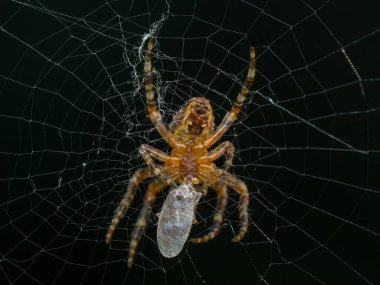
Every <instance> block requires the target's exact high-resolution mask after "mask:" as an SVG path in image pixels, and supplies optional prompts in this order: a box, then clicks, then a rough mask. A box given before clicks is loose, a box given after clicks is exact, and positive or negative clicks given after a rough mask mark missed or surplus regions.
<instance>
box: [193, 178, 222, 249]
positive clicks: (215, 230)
mask: <svg viewBox="0 0 380 285" xmlns="http://www.w3.org/2000/svg"><path fill="white" fill-rule="evenodd" d="M210 187H211V189H213V190H214V191H215V192H216V193H217V199H218V201H217V206H216V211H215V214H214V222H213V224H212V226H211V228H210V231H209V232H208V233H207V234H206V235H204V236H202V237H200V238H192V239H190V241H191V242H193V243H204V242H207V241H209V240H210V239H213V238H214V237H215V236H217V235H218V234H219V232H220V225H221V224H222V221H223V214H224V210H225V208H226V205H227V199H228V196H227V186H226V185H225V184H224V183H220V182H216V183H215V184H213V185H211V186H210Z"/></svg>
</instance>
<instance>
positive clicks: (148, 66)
mask: <svg viewBox="0 0 380 285" xmlns="http://www.w3.org/2000/svg"><path fill="white" fill-rule="evenodd" d="M152 48H153V38H150V39H149V41H148V46H147V51H146V58H145V65H144V87H145V92H146V104H147V111H148V114H149V117H150V120H151V122H152V124H153V125H154V126H155V128H156V129H157V131H158V132H159V134H160V135H161V137H162V138H163V139H164V140H165V141H166V142H167V143H168V144H169V146H170V147H171V148H172V151H171V153H170V155H167V154H166V153H164V152H162V151H160V150H158V149H156V148H153V147H151V146H149V145H145V144H143V145H141V146H140V149H139V153H140V155H141V157H142V158H143V159H144V161H145V163H146V164H147V167H145V168H140V169H137V170H136V172H135V173H134V174H133V176H132V178H131V180H130V181H129V184H128V187H127V192H126V193H125V195H124V197H123V198H122V200H121V202H120V203H119V205H118V207H117V208H116V210H115V214H114V217H113V219H112V222H111V225H110V226H109V229H108V232H107V235H106V239H105V241H106V243H109V242H110V241H111V238H112V235H113V232H114V230H115V228H116V226H117V225H118V223H119V221H120V219H121V218H122V217H123V216H124V215H125V213H126V211H127V210H128V208H129V206H130V204H131V203H132V201H133V199H134V196H135V194H136V191H137V189H138V186H139V184H140V182H141V181H143V180H145V179H147V178H150V177H154V178H156V179H155V180H154V181H153V182H151V183H150V184H149V185H148V188H147V191H146V193H145V196H144V202H143V207H142V209H141V210H140V213H139V216H138V219H137V223H136V225H135V228H134V230H133V232H132V235H131V242H130V247H129V257H128V266H129V267H131V266H132V264H133V259H134V256H135V251H136V247H137V245H138V242H139V240H140V239H141V236H142V235H143V233H144V230H145V227H146V226H147V223H148V219H149V217H150V215H151V211H152V206H153V203H154V200H155V197H156V195H157V193H159V192H160V191H162V190H163V189H164V188H166V187H168V186H170V185H176V186H177V185H180V186H181V185H190V186H192V188H191V189H194V190H195V191H198V192H202V193H203V195H205V194H206V192H207V189H208V188H211V189H212V190H213V191H215V192H216V194H217V205H216V211H215V214H214V218H213V224H212V226H211V228H210V230H209V232H208V233H207V234H205V235H204V236H202V237H198V238H192V239H190V241H191V242H193V243H204V242H207V241H209V240H211V239H213V238H214V237H215V236H216V235H218V234H219V232H220V227H221V223H222V220H223V214H224V210H225V207H226V204H227V198H228V197H227V186H228V187H230V188H232V189H234V190H235V191H236V192H237V193H239V194H240V207H239V218H240V231H239V233H238V234H237V235H236V236H235V237H234V238H233V239H232V241H233V242H238V241H240V240H241V239H242V238H243V237H244V235H245V233H246V232H247V228H248V212H247V209H248V203H249V193H248V189H247V186H246V184H245V183H244V182H243V181H242V180H240V179H238V178H237V177H235V176H233V175H232V174H230V173H228V170H229V168H230V167H231V165H232V160H233V157H234V146H233V144H232V143H231V142H230V141H224V142H222V143H221V144H219V145H218V146H217V147H216V148H215V149H214V150H212V151H210V152H208V149H209V148H210V147H212V146H213V145H214V144H215V143H216V142H217V141H218V140H219V139H220V138H221V137H222V136H223V135H224V133H225V132H226V131H227V129H228V128H229V127H230V126H231V125H232V123H233V122H234V121H235V120H236V117H237V115H238V114H239V112H240V109H241V107H242V105H243V103H244V101H245V99H246V97H247V96H248V93H249V90H250V88H251V86H252V84H253V80H254V77H255V72H256V69H255V50H254V48H253V47H251V48H250V64H249V70H248V74H247V78H246V80H245V83H244V85H243V86H242V88H241V90H240V92H239V94H238V96H237V98H236V100H235V102H234V104H233V106H232V108H231V110H230V111H229V112H228V113H227V114H226V116H225V117H224V119H223V120H222V122H221V123H220V125H219V126H218V127H217V128H216V129H214V115H213V111H212V107H211V104H210V102H209V101H208V100H207V99H205V98H202V97H197V98H192V99H190V100H189V101H188V102H187V103H186V104H185V105H184V106H183V107H182V108H181V109H180V110H179V112H178V113H177V114H176V115H175V116H174V118H173V121H172V123H171V124H170V126H169V129H168V128H167V127H166V126H165V124H164V123H163V121H162V116H161V114H160V113H159V111H157V107H156V103H155V100H154V92H153V83H152V63H151V53H152ZM222 155H224V156H225V157H226V160H225V163H224V167H223V169H219V168H217V167H216V165H215V164H214V163H213V162H214V161H215V160H216V159H218V158H219V157H221V156H222ZM154 159H155V160H157V161H160V162H162V164H156V163H155V161H154ZM177 189H178V188H177ZM177 199H180V198H178V196H177ZM181 199H182V198H181Z"/></svg>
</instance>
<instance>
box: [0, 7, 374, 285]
mask: <svg viewBox="0 0 380 285" xmlns="http://www.w3.org/2000/svg"><path fill="white" fill-rule="evenodd" d="M135 2H137V1H135ZM135 2H133V1H115V2H109V3H107V2H105V1H64V2H62V1H61V2H56V3H51V1H42V2H41V1H38V2H37V1H26V2H24V3H18V2H12V1H2V2H1V4H0V5H1V6H0V58H1V66H0V76H1V77H0V122H1V134H0V139H1V141H0V147H1V149H0V162H1V164H0V171H1V172H0V190H1V194H0V217H1V218H0V219H1V220H0V221H1V223H0V238H1V245H0V254H1V255H0V283H1V284H8V283H11V284H67V283H69V284H371V283H376V282H377V281H379V280H380V277H379V275H380V274H379V270H378V268H379V265H380V258H379V257H380V251H379V250H380V244H379V235H380V227H379V223H378V222H377V219H378V217H379V200H380V199H379V192H378V191H379V188H380V187H379V182H378V175H379V170H380V163H379V146H380V136H379V132H378V125H377V124H378V121H379V119H380V116H379V107H380V99H379V81H380V70H379V63H380V56H379V55H378V54H377V52H378V50H379V40H380V38H379V37H380V33H379V31H380V25H379V20H378V16H377V12H378V8H379V7H376V6H375V5H374V3H375V1H360V3H359V2H356V1H330V2H329V1H286V2H285V1H274V0H272V1H252V0H251V1H195V2H194V1H186V2H185V1H171V2H170V4H169V7H170V9H169V13H166V12H165V11H167V6H166V3H165V2H164V1H150V2H145V1H141V2H139V3H135ZM162 15H167V17H168V18H167V19H166V20H165V21H164V22H163V24H162V26H161V28H160V29H159V30H158V33H157V34H156V42H157V45H156V47H155V56H154V66H155V68H156V69H157V70H158V71H159V73H160V76H161V81H162V83H161V84H162V85H161V86H162V87H167V88H168V89H167V91H166V92H165V90H164V89H162V90H161V91H160V92H161V93H162V94H163V98H162V99H163V102H164V103H163V104H161V108H162V110H163V111H164V114H165V120H166V121H167V122H169V121H170V118H171V116H172V115H173V112H175V110H177V109H178V108H179V106H180V105H182V104H183V103H184V102H185V101H186V100H187V99H189V98H191V97H194V96H204V97H205V98H208V99H210V101H211V103H212V104H213V106H214V108H215V115H216V122H217V123H218V122H220V120H221V118H222V117H223V116H224V114H225V112H226V110H228V108H229V107H230V105H231V100H233V99H234V97H235V96H236V94H237V92H238V90H239V88H240V82H241V81H242V80H243V79H244V76H245V73H246V67H247V64H248V56H249V54H248V50H249V46H250V45H252V46H255V48H256V54H257V70H258V74H257V76H256V82H255V85H254V87H253V89H254V92H252V97H251V99H250V101H249V103H248V104H247V105H246V106H244V109H243V111H242V114H241V116H240V117H239V119H238V120H239V121H238V122H237V123H236V124H235V125H234V126H233V127H232V128H231V130H230V131H229V132H228V133H227V135H226V137H225V138H224V140H226V139H229V140H231V141H232V142H233V143H234V145H235V147H236V149H237V155H236V157H235V160H234V167H233V170H232V172H233V173H234V174H235V175H237V176H239V177H240V178H241V179H242V180H244V181H245V182H246V183H247V185H248V187H249V189H250V191H251V192H250V193H251V201H250V205H251V206H250V208H251V212H250V222H251V224H250V230H249V233H248V235H247V237H246V238H245V240H243V242H242V243H241V244H231V242H230V238H231V237H232V236H233V231H236V230H237V229H238V222H237V213H236V207H237V200H238V197H237V196H236V195H233V194H232V195H231V201H230V206H229V208H228V210H227V213H226V220H225V223H224V227H223V229H222V233H221V235H220V236H219V237H218V238H217V239H215V240H214V241H212V242H209V243H207V244H204V245H193V244H188V245H186V247H185V250H184V251H183V252H182V253H181V254H180V256H179V258H175V259H173V260H165V259H163V258H162V257H160V255H159V253H158V250H157V245H156V243H155V230H156V228H155V225H154V223H152V225H151V226H150V227H149V228H148V229H147V232H146V235H145V236H144V238H143V241H142V244H141V247H140V250H139V254H138V255H137V256H136V260H135V266H134V267H133V268H132V270H129V269H128V268H127V266H126V258H127V248H128V244H129V234H130V230H131V228H132V227H133V222H134V221H135V218H136V215H137V213H138V205H139V204H140V203H141V195H140V196H139V197H137V201H136V202H135V208H133V209H131V211H130V213H129V214H128V217H127V218H126V219H125V220H123V222H121V223H120V225H119V229H118V230H117V231H116V232H115V236H114V239H113V242H112V243H111V246H106V245H105V244H104V236H105V233H106V231H107V227H108V225H109V222H110V220H111V218H112V215H113V210H114V208H115V207H116V205H117V203H118V201H119V200H120V198H121V196H122V195H123V193H124V191H125V184H126V183H127V181H128V179H129V177H130V175H131V173H133V171H134V170H135V169H136V168H138V167H139V166H142V161H141V159H140V158H139V157H138V156H137V148H138V147H139V145H140V144H142V143H149V144H151V145H153V146H155V147H157V148H159V149H164V150H165V151H168V149H167V147H166V146H165V144H164V143H163V141H162V140H159V137H158V135H157V132H155V131H154V130H152V127H151V125H150V122H149V120H148V119H147V117H146V112H145V104H144V97H143V96H144V92H143V90H141V88H140V87H141V86H140V87H138V86H136V85H134V84H133V83H134V79H133V77H132V76H131V72H134V69H133V67H136V72H137V75H138V78H139V80H140V83H141V80H142V77H141V74H142V67H143V60H139V58H138V54H137V50H136V47H138V46H139V45H140V44H141V40H142V37H143V35H144V34H146V33H148V32H149V29H150V28H152V24H153V23H154V22H156V21H158V20H159V19H160V18H161V16H162ZM123 37H124V39H125V43H124V44H123V41H122V40H123ZM343 50H344V51H345V52H346V54H347V55H348V56H349V58H350V60H351V62H352V64H353V66H354V67H351V66H350V64H349V62H348V60H347V58H345V56H344V52H343ZM125 51H126V55H127V57H128V60H126V59H125V58H126V57H125V56H124V58H123V53H124V52H125ZM235 76H236V77H235ZM157 84H158V83H157ZM270 100H271V101H272V102H273V103H271V102H270ZM84 165H85V166H84ZM144 186H145V184H144V185H143V186H142V189H144ZM214 198H215V197H214V196H213V195H212V193H210V194H209V196H207V197H206V202H203V203H201V204H200V206H199V209H198V220H199V221H200V223H199V224H198V225H196V226H195V227H194V229H193V231H192V233H191V235H197V234H198V235H200V234H201V233H202V232H203V231H204V230H205V229H206V228H207V225H208V224H209V222H210V220H211V218H212V215H211V213H212V211H213V207H212V205H213V203H215V199H214ZM163 199H164V196H159V197H158V203H157V206H156V207H155V209H154V210H155V211H159V208H160V205H162V202H163ZM154 220H155V218H153V221H154ZM140 253H141V254H140Z"/></svg>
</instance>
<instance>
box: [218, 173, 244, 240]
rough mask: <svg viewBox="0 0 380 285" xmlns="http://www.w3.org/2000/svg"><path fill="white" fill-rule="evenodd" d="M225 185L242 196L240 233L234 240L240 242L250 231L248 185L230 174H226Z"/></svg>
mask: <svg viewBox="0 0 380 285" xmlns="http://www.w3.org/2000/svg"><path fill="white" fill-rule="evenodd" d="M223 182H224V183H226V185H227V186H229V187H231V188H232V189H234V190H235V191H236V192H238V193H239V194H240V207H239V218H240V231H239V233H238V234H237V235H236V236H235V237H234V238H233V239H232V242H238V241H240V240H241V239H242V238H243V237H244V235H245V233H246V232H247V229H248V204H249V194H248V189H247V185H245V183H244V182H243V181H241V180H240V179H239V178H237V177H235V176H233V175H232V174H230V173H227V174H226V177H225V178H224V181H223Z"/></svg>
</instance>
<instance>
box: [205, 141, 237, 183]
mask: <svg viewBox="0 0 380 285" xmlns="http://www.w3.org/2000/svg"><path fill="white" fill-rule="evenodd" d="M234 153H235V147H234V145H233V144H232V143H231V142H230V141H224V142H222V143H221V144H220V145H218V146H217V147H216V148H214V149H213V150H212V151H211V152H210V153H209V154H208V155H207V156H204V157H201V158H199V159H198V163H200V164H202V163H208V162H213V161H215V160H217V159H218V158H219V157H221V156H222V155H225V156H226V161H225V162H224V166H223V174H222V177H221V178H223V177H224V174H225V173H227V172H228V170H229V169H230V167H231V166H232V161H233V159H234Z"/></svg>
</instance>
